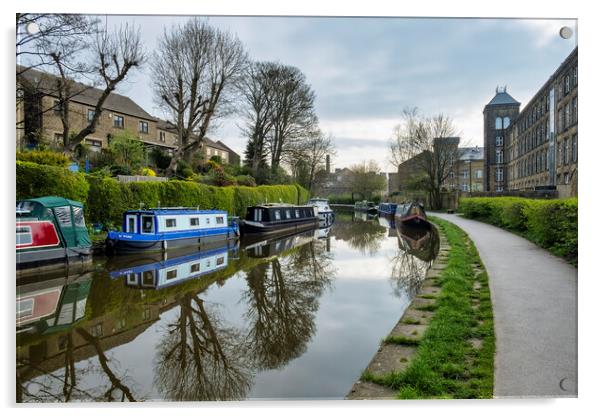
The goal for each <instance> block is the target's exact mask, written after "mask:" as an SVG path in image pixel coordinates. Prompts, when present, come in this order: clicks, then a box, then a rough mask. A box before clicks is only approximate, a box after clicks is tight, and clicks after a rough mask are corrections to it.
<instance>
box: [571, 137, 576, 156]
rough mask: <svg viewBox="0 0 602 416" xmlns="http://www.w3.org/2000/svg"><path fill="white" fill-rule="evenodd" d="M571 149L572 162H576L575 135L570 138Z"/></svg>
mask: <svg viewBox="0 0 602 416" xmlns="http://www.w3.org/2000/svg"><path fill="white" fill-rule="evenodd" d="M571 148H572V155H573V162H577V135H576V134H575V135H574V136H573V137H572V138H571Z"/></svg>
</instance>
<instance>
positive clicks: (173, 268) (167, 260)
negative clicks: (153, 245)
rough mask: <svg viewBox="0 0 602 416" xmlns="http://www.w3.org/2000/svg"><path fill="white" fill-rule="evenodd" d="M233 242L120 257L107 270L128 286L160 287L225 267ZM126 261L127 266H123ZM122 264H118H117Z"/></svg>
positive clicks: (113, 277) (233, 247)
mask: <svg viewBox="0 0 602 416" xmlns="http://www.w3.org/2000/svg"><path fill="white" fill-rule="evenodd" d="M235 247H236V246H235V245H233V244H231V243H228V242H222V243H221V244H218V243H215V244H213V245H210V246H204V247H203V249H202V250H199V249H198V248H197V249H196V250H194V251H190V250H188V251H182V250H180V251H174V252H171V253H162V254H160V253H157V254H155V255H152V254H151V255H146V256H144V257H143V258H140V257H139V256H137V257H129V258H128V257H119V258H116V259H118V260H117V261H114V262H109V263H108V266H109V267H111V268H113V267H119V268H118V269H117V270H114V271H111V272H109V276H110V277H111V279H117V278H120V277H125V283H126V285H127V286H132V287H139V288H143V289H161V288H165V287H168V286H171V285H176V284H180V283H182V282H184V281H187V280H190V279H194V278H198V277H200V276H203V275H207V274H210V273H213V272H215V271H217V270H221V269H223V268H225V267H227V266H228V256H229V253H230V251H231V250H235ZM126 264H127V267H124V266H125V265H126ZM120 266H121V267H120Z"/></svg>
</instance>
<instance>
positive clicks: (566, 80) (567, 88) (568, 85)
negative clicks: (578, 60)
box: [564, 75, 571, 95]
mask: <svg viewBox="0 0 602 416" xmlns="http://www.w3.org/2000/svg"><path fill="white" fill-rule="evenodd" d="M570 91H571V77H570V76H569V75H567V76H566V77H564V94H565V95H566V94H568V93H569V92H570Z"/></svg>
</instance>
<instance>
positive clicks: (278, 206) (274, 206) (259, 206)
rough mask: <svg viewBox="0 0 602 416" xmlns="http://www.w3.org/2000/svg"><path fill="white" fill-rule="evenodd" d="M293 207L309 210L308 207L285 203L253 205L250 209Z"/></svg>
mask: <svg viewBox="0 0 602 416" xmlns="http://www.w3.org/2000/svg"><path fill="white" fill-rule="evenodd" d="M293 207H299V208H307V206H306V205H293V204H285V203H281V202H268V203H265V204H258V205H253V206H250V207H248V208H293Z"/></svg>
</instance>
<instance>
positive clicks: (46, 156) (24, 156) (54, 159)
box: [17, 150, 71, 168]
mask: <svg viewBox="0 0 602 416" xmlns="http://www.w3.org/2000/svg"><path fill="white" fill-rule="evenodd" d="M17 160H20V161H22V162H33V163H37V164H39V165H48V166H59V167H62V168H66V167H67V166H69V163H71V159H69V157H67V156H65V155H64V154H62V153H59V152H53V151H52V150H31V151H25V152H17Z"/></svg>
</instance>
